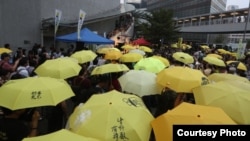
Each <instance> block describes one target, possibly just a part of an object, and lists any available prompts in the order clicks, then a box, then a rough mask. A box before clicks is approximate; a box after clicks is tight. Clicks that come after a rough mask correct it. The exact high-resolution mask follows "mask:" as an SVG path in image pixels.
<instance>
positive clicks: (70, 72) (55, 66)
mask: <svg viewBox="0 0 250 141" xmlns="http://www.w3.org/2000/svg"><path fill="white" fill-rule="evenodd" d="M80 70H81V66H80V65H79V64H78V63H76V62H75V61H73V60H71V59H69V58H66V57H65V58H64V57H63V58H57V59H50V60H46V61H45V62H44V63H43V64H41V65H39V66H38V67H37V68H36V69H35V73H36V74H37V75H38V76H45V77H53V78H58V79H66V78H70V77H73V76H76V75H78V74H79V72H80Z"/></svg>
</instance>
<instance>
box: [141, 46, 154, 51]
mask: <svg viewBox="0 0 250 141" xmlns="http://www.w3.org/2000/svg"><path fill="white" fill-rule="evenodd" d="M139 49H140V50H142V51H144V52H153V50H152V49H151V48H149V47H147V46H139Z"/></svg>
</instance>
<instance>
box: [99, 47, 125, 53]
mask: <svg viewBox="0 0 250 141" xmlns="http://www.w3.org/2000/svg"><path fill="white" fill-rule="evenodd" d="M110 51H118V52H120V50H119V49H118V48H115V47H104V48H98V49H97V51H96V52H97V53H99V54H105V53H107V52H110Z"/></svg>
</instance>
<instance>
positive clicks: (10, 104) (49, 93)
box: [0, 77, 74, 110]
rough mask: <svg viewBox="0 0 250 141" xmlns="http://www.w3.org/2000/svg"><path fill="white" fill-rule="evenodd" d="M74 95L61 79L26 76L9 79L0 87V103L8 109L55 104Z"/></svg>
mask: <svg viewBox="0 0 250 141" xmlns="http://www.w3.org/2000/svg"><path fill="white" fill-rule="evenodd" d="M72 96H74V93H73V91H72V90H71V88H70V86H69V85H68V83H67V82H66V81H65V80H63V79H55V78H50V77H28V78H23V79H17V80H10V81H8V82H6V83H5V84H4V85H2V86H1V87H0V97H1V98H0V105H1V106H3V107H7V108H9V109H12V110H15V109H23V108H30V107H40V106H55V105H57V104H58V103H59V102H61V101H63V100H65V99H68V98H70V97H72Z"/></svg>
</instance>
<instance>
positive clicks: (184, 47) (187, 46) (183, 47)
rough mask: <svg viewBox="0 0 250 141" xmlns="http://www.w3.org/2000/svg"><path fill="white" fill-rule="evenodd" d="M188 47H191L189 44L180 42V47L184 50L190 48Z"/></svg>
mask: <svg viewBox="0 0 250 141" xmlns="http://www.w3.org/2000/svg"><path fill="white" fill-rule="evenodd" d="M190 48H192V46H190V45H188V44H181V49H184V50H186V49H190Z"/></svg>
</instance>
